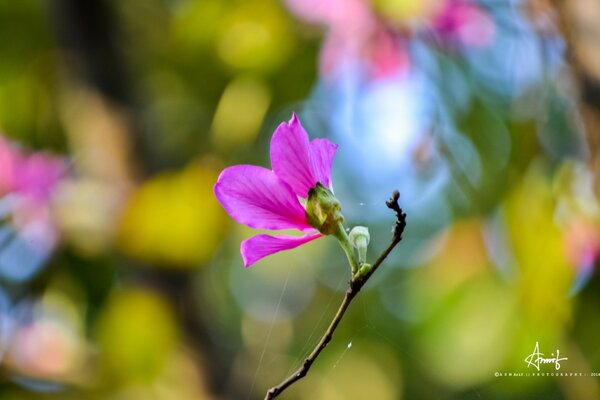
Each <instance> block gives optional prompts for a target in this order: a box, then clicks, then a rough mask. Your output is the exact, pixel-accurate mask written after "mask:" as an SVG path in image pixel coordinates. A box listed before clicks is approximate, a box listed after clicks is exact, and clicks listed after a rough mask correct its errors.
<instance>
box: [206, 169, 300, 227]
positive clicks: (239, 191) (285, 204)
mask: <svg viewBox="0 0 600 400" xmlns="http://www.w3.org/2000/svg"><path fill="white" fill-rule="evenodd" d="M215 196H216V197H217V199H218V200H219V202H220V203H221V205H222V206H223V208H224V209H225V211H227V212H228V213H229V215H231V217H232V218H233V219H234V220H236V221H237V222H239V223H240V224H244V225H248V226H249V227H251V228H259V229H300V230H306V229H311V228H310V226H309V225H308V223H307V222H306V215H305V210H304V207H302V205H301V204H300V202H299V201H298V198H297V197H296V194H295V193H294V192H293V191H292V189H291V188H290V187H289V186H288V185H287V184H286V183H285V182H283V181H282V180H281V179H279V178H278V177H277V175H275V173H274V172H273V171H270V170H268V169H266V168H262V167H257V166H255V165H235V166H233V167H229V168H226V169H224V170H223V172H221V175H219V179H217V183H216V184H215Z"/></svg>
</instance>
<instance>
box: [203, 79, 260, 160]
mask: <svg viewBox="0 0 600 400" xmlns="http://www.w3.org/2000/svg"><path fill="white" fill-rule="evenodd" d="M270 101H271V95H270V93H269V88H268V87H267V86H266V85H265V84H264V83H263V82H261V81H260V80H258V79H254V78H250V77H243V76H240V77H237V78H235V79H234V80H232V81H231V82H230V83H229V85H227V87H226V88H225V91H224V92H223V95H222V96H221V100H219V104H218V106H217V110H216V112H215V117H214V120H213V126H212V141H213V143H214V145H215V146H216V147H217V148H218V149H220V150H223V151H227V150H231V149H232V148H236V147H237V148H239V147H244V146H247V145H248V144H250V143H251V142H252V141H253V140H254V138H255V137H256V134H257V133H258V130H259V128H260V125H261V123H262V121H263V118H264V116H265V113H266V112H267V109H268V108H269V103H270Z"/></svg>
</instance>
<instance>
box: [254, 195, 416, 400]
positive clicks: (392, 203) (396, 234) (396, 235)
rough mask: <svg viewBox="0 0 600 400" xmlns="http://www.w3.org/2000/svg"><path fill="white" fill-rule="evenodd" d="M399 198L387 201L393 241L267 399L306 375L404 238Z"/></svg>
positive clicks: (355, 280)
mask: <svg viewBox="0 0 600 400" xmlns="http://www.w3.org/2000/svg"><path fill="white" fill-rule="evenodd" d="M399 198H400V193H398V191H395V192H394V193H393V194H392V198H391V199H389V200H388V201H387V202H386V203H385V204H386V205H387V206H388V208H390V209H392V210H394V211H395V213H396V225H395V226H394V230H393V236H392V241H391V243H390V244H389V246H388V247H387V248H386V249H385V250H384V251H383V253H381V255H380V256H379V257H378V258H377V261H375V263H374V264H373V266H372V267H371V269H370V270H369V271H368V272H367V273H365V274H363V275H362V276H356V277H355V278H353V279H352V281H350V283H349V284H348V289H346V294H345V295H344V300H342V304H340V307H339V308H338V310H337V312H336V313H335V316H334V317H333V319H332V320H331V323H330V324H329V327H328V328H327V330H326V331H325V334H323V337H321V340H319V343H318V344H317V345H316V346H315V348H314V349H313V351H312V352H311V353H310V355H309V356H308V357H306V359H304V362H303V363H302V365H301V366H300V368H298V369H297V370H296V371H295V372H294V373H292V374H291V375H290V376H288V377H287V378H286V379H285V380H283V381H282V382H281V383H280V384H279V385H277V386H273V387H272V388H271V389H269V390H268V391H267V394H266V395H265V400H270V399H274V398H276V397H277V396H279V395H280V394H281V393H282V392H283V391H284V390H285V389H286V388H288V387H289V386H291V385H292V384H293V383H294V382H296V381H299V380H300V379H302V378H304V377H305V376H306V374H307V373H308V370H309V369H310V367H311V366H312V364H313V363H314V362H315V360H316V359H317V357H318V356H319V354H321V352H322V351H323V350H324V349H325V347H327V345H328V344H329V342H330V341H331V339H332V338H333V333H334V332H335V330H336V329H337V327H338V325H339V323H340V321H341V320H342V317H343V316H344V314H345V313H346V310H347V309H348V306H350V303H351V302H352V300H353V299H354V297H356V295H357V294H358V293H359V292H360V290H361V289H362V287H363V286H364V285H365V283H367V281H368V280H369V278H370V277H371V275H373V273H374V272H375V271H376V270H377V268H379V266H380V265H381V263H383V261H384V260H385V259H386V258H387V256H388V255H389V254H390V253H391V252H392V250H393V249H394V247H396V245H397V244H398V243H400V240H402V232H404V228H405V227H406V214H405V213H404V212H402V209H401V208H400V206H399V205H398V199H399Z"/></svg>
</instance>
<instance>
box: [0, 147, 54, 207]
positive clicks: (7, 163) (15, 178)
mask: <svg viewBox="0 0 600 400" xmlns="http://www.w3.org/2000/svg"><path fill="white" fill-rule="evenodd" d="M64 171H65V162H64V160H63V159H62V158H59V157H56V156H53V155H50V154H46V153H43V152H39V153H32V154H24V153H23V152H22V151H21V150H20V149H19V148H17V147H16V146H13V145H11V144H10V143H9V142H8V141H7V140H6V139H4V138H3V137H0V195H2V194H8V193H12V194H16V195H18V196H22V197H25V198H27V199H29V200H33V201H36V202H44V201H47V200H48V199H49V197H50V195H51V192H52V190H53V189H54V187H55V186H56V184H57V183H58V182H59V180H60V178H61V176H62V175H63V174H64Z"/></svg>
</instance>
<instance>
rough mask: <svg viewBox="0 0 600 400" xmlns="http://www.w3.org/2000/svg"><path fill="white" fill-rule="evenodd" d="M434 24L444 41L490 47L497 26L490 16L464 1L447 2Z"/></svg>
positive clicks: (434, 19)
mask: <svg viewBox="0 0 600 400" xmlns="http://www.w3.org/2000/svg"><path fill="white" fill-rule="evenodd" d="M432 23H433V29H434V30H435V31H436V33H438V34H439V35H441V36H442V38H443V39H445V40H447V41H448V40H449V41H452V42H455V43H458V44H462V45H466V46H475V47H481V46H486V45H489V44H491V43H492V42H493V41H494V37H495V35H496V25H495V24H494V21H493V20H492V18H491V17H490V15H489V14H488V13H487V12H485V11H484V10H482V9H481V8H480V7H477V6H476V5H474V4H469V3H466V2H463V1H446V2H445V4H444V6H443V7H442V8H441V9H440V11H439V12H438V13H437V14H436V16H435V17H434V18H433V21H432Z"/></svg>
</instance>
